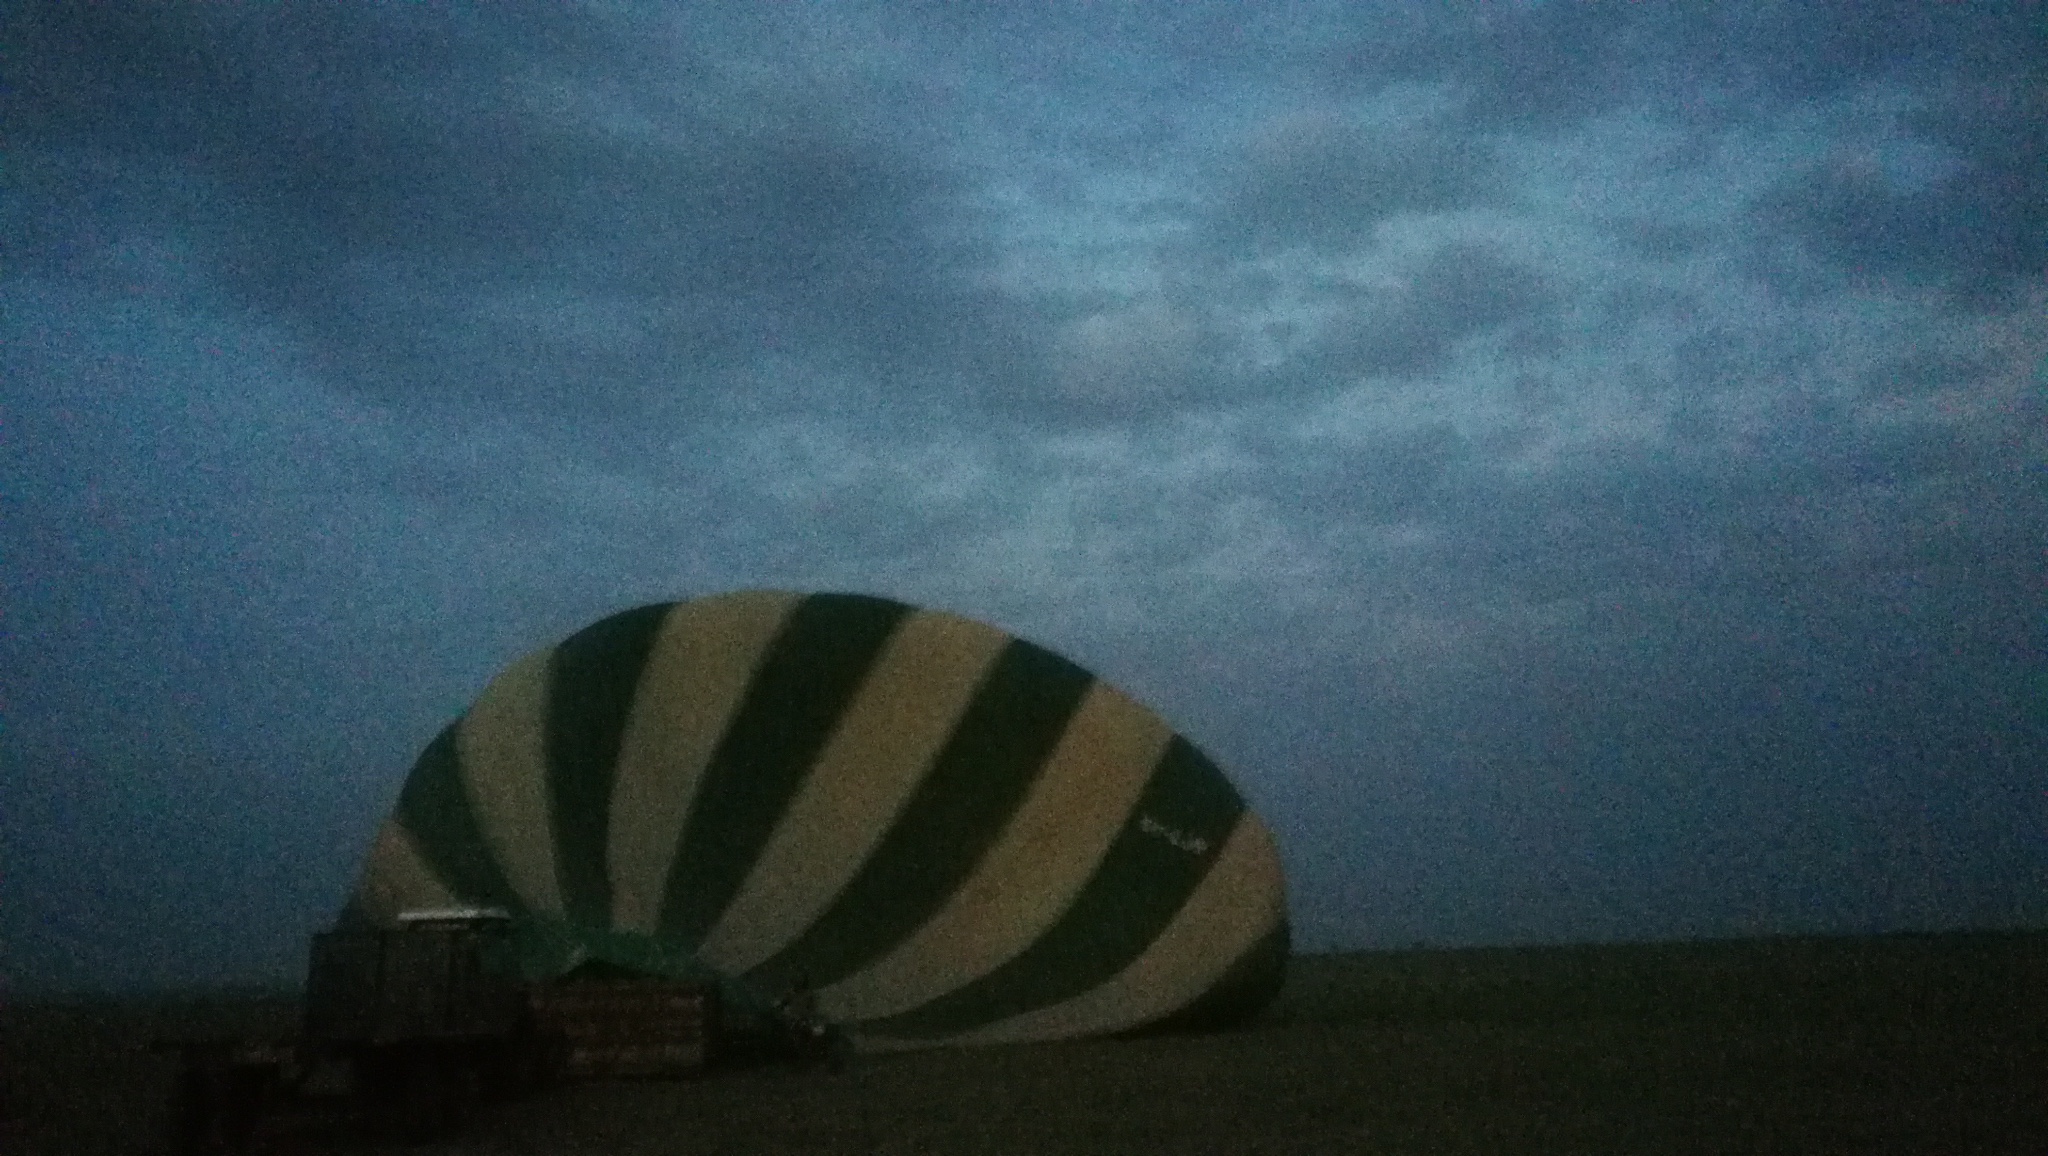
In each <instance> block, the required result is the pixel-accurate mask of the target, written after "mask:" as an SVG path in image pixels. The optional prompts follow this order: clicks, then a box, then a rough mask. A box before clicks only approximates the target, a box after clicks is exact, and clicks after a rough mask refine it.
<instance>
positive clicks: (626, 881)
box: [350, 591, 1288, 1046]
mask: <svg viewBox="0 0 2048 1156" xmlns="http://www.w3.org/2000/svg"><path fill="white" fill-rule="evenodd" d="M463 904H470V905H474V904H490V905H498V906H503V907H505V908H507V909H509V910H511V911H512V912H513V913H514V914H515V916H519V917H522V918H526V919H529V920H532V921H535V922H537V923H538V922H545V923H547V924H548V925H549V926H553V927H561V928H567V929H568V933H569V934H570V935H571V936H572V937H573V936H576V935H579V934H580V935H587V936H589V937H591V939H592V941H593V942H596V941H598V940H600V939H603V940H605V941H609V942H616V941H617V940H618V939H619V938H620V937H625V938H629V939H631V938H640V939H644V940H645V941H648V942H650V943H653V944H656V945H659V946H660V947H661V948H663V949H664V950H665V951H667V952H669V953H670V954H672V955H680V956H684V957H688V958H690V959H692V960H694V961H695V962H696V963H697V964H700V965H702V966H705V967H708V968H710V969H713V970H715V971H717V972H718V973H720V974H722V975H725V976H728V977H733V978H736V979H738V980H740V981H741V982H744V983H749V984H751V985H753V986H756V987H757V988H758V989H761V990H770V991H773V990H779V988H780V987H781V986H782V985H785V984H787V983H789V982H791V981H792V980H793V979H794V978H795V977H798V976H802V977H805V978H806V979H807V980H808V982H810V983H811V984H812V985H813V986H814V987H815V988H816V989H817V992H818V998H819V1005H820V1007H821V1009H822V1010H823V1011H824V1012H825V1013H826V1014H828V1015H830V1016H832V1017H833V1018H835V1019H837V1020H838V1021H840V1022H841V1023H843V1024H845V1025H847V1027H848V1028H849V1029H850V1030H851V1031H853V1032H854V1033H855V1035H856V1036H858V1037H859V1038H861V1039H862V1040H863V1041H864V1042H866V1043H868V1044H870V1045H877V1046H921V1045H926V1044H941V1043H992V1042H1000V1041H1022V1040H1044V1039H1059V1038H1068V1037H1076V1036H1087V1035H1100V1034H1107V1033H1115V1032H1122V1031H1128V1030H1133V1029H1143V1028H1151V1027H1160V1026H1172V1025H1188V1026H1195V1025H1202V1024H1220V1023H1227V1022H1230V1021H1232V1020H1235V1019H1238V1018H1242V1017H1244V1016H1247V1015H1249V1014H1252V1013H1254V1012H1256V1011H1257V1010H1258V1009H1259V1008H1260V1007H1262V1006H1264V1004H1265V1003H1266V1002H1267V1001H1268V1000H1270V998H1271V997H1272V995H1273V993H1274V991H1275V990H1276V989H1277V987H1278V985H1279V981H1280V975H1281V971H1282V969H1283V967H1284V966H1285V960H1286V956H1287V949H1288V938H1287V915H1286V905H1285V894H1284V890H1283V886H1282V881H1281V872H1280V862H1279V858H1278V856H1277V854H1276V853H1275V850H1274V846H1273V841H1272V837H1271V835H1270V834H1269V833H1268V831H1267V829H1266V827H1265V825H1264V824H1263V823H1262V822H1260V821H1259V819H1258V818H1257V817H1256V816H1255V815H1253V814H1252V813H1251V812H1250V811H1248V810H1247V809H1246V808H1245V805H1244V801H1243V799H1242V798H1241V797H1240V796H1239V794H1238V792H1237V791H1236V790H1235V789H1234V788H1233V787H1232V786H1231V784H1230V783H1229V782H1228V781H1227V780H1226V779H1225V778H1224V776H1223V774H1222V772H1220V771H1219V770H1217V768H1216V767H1215V765H1214V764H1212V763H1211V762H1210V761H1209V760H1208V759H1207V758H1206V757H1204V756H1203V754H1202V753H1201V752H1200V751H1199V750H1197V749H1196V748H1195V747H1194V746H1193V744H1191V743H1189V742H1188V741H1187V740H1186V739H1184V738H1182V737H1180V736H1179V735H1177V734H1175V733H1173V731H1172V730H1171V729H1170V728H1169V727H1167V725H1166V724H1165V723H1163V722H1162V721H1160V719H1159V717H1158V716H1157V715H1155V714H1153V713H1152V712H1151V711H1150V710H1147V709H1146V708H1145V707H1143V706H1141V705H1139V704H1138V703H1136V702H1134V701H1132V700H1131V699H1130V698H1128V697H1126V696H1125V695H1124V694H1122V693H1121V692H1119V691H1117V690H1115V689H1114V688H1112V687H1110V686H1107V685H1105V684H1103V683H1101V682H1098V681H1096V679H1095V678H1094V677H1093V676H1092V675H1090V674H1089V673H1088V672H1087V671H1085V670H1082V669H1081V668H1080V667H1078V666H1076V665H1074V664H1073V663H1071V662H1069V661H1067V660H1066V659H1064V658H1061V657H1059V656H1058V655H1055V654H1053V653H1051V652H1049V651H1047V650H1045V649H1043V648H1041V647H1038V646H1034V645H1032V644H1031V643H1028V642H1025V641H1022V640H1020V639H1016V638H1013V637H1011V636H1009V635H1008V634H1005V633H1003V632H1002V631H1000V630H997V629H995V628H994V627H991V626H988V625H985V624H983V623H979V622H975V621H971V620H969V619H965V618H961V617H958V616H956V615H952V614H946V613H941V612H937V611H929V610H919V609H916V608H914V607H910V606H906V605H904V604H902V603H900V602H894V601H890V600H887V599H882V598H873V597H866V596H860V595H849V594H813V595H800V594H789V593H780V592H767V591H751V592H745V593H737V594H728V595H722V596H718V597H713V598H704V599H699V600H696V601H690V602H680V603H663V604H660V605H654V606H646V607H642V608H640V609H637V610H629V611H626V612H625V613H622V614H617V615H613V616H612V617H610V618H606V619H604V620H602V621H600V622H597V623H595V624H593V625H591V626H589V627H587V628H585V629H584V630H582V631H580V632H578V633H577V634H575V635H574V636H572V637H570V638H568V639H567V640H565V641H563V642H562V643H560V644H559V645H556V646H554V647H551V648H549V649H547V650H544V651H541V652H540V653H538V654H534V655H531V656H529V657H527V658H525V659H523V660H521V661H519V662H517V663H514V664H513V665H512V666H511V667H510V668H509V669H507V670H506V671H504V672H503V673H502V674H500V675H498V677H497V678H496V679H494V680H492V682H491V684H490V685H489V686H488V687H487V688H486V689H485V690H484V692H483V695H482V696H481V697H480V698H478V699H477V701H476V702H475V703H474V704H473V705H472V706H471V708H470V709H469V711H468V712H467V713H466V714H465V715H464V716H463V717H462V718H460V719H459V720H457V721H456V722H455V723H454V724H452V725H450V726H449V727H448V728H447V729H446V730H444V731H442V732H441V734H440V735H439V736H438V737H437V738H435V739H434V741H433V742H432V743H430V744H429V745H428V747H427V749H426V751H425V752H424V753H423V754H421V756H420V759H419V762H418V763H417V764H416V765H415V766H414V767H413V770H412V773H411V775H410V777H409V778H408V779H407V780H406V783H405V787H404V790H403V791H402V793H401V794H400V797H399V801H398V805H397V807H396V809H395V810H394V812H393V813H392V815H391V816H390V818H389V820H388V821H387V822H386V823H385V824H384V826H383V828H382V829H381V830H380V832H379V833H378V835H377V839H376V842H375V844H374V846H373V847H372V849H371V851H370V854H369V858H368V862H367V863H366V865H365V867H364V870H363V875H362V878H361V881H360V883H359V885H358V887H357V889H356V893H355V895H354V896H353V898H352V899H351V901H350V910H351V914H352V916H353V917H355V918H361V919H367V920H370V921H373V922H386V921H389V920H392V919H394V918H395V917H396V916H397V914H398V913H399V912H401V911H404V910H409V909H414V908H420V907H438V906H447V905H463Z"/></svg>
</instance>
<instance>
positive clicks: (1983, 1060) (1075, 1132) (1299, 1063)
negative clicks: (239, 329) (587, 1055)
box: [0, 932, 2048, 1156]
mask: <svg viewBox="0 0 2048 1156" xmlns="http://www.w3.org/2000/svg"><path fill="white" fill-rule="evenodd" d="M294 1014H295V1013H294V1008H293V1006H292V1004H291V1003H290V1002H289V1001H288V1000H282V999H268V1000H264V999H253V998H244V999H234V1000H227V999H215V1000H210V1001H191V1000H185V1001H178V1000H157V1001H148V1002H139V1001H127V1002H116V1001H102V1002H90V1003H86V1002H72V1003H62V1004H46V1005H40V1006H21V1007H13V1008H8V1009H5V1010H4V1011H0V1062H4V1065H5V1066H4V1069H0V1074H4V1078H5V1080H6V1086H5V1090H4V1095H5V1098H6V1103H5V1105H4V1112H5V1117H6V1118H5V1121H4V1122H0V1151H5V1152H8V1153H17V1152H18V1153H21V1154H22V1156H31V1154H39V1153H67V1154H70V1153H77V1154H81V1156H83V1154H89V1153H113V1152H124V1153H125V1152H150V1151H158V1150H161V1145H160V1143H159V1141H158V1137H160V1136H161V1135H162V1133H163V1105H164V1103H165V1100H166V1095H167V1089H168V1086H169V1081H170V1078H171V1069H172V1066H173V1061H171V1060H170V1059H168V1058H165V1057H162V1056H157V1055H152V1054H150V1053H149V1052H148V1051H147V1050H146V1048H145V1047H144V1046H143V1045H144V1044H145V1043H146V1041H147V1040H148V1039H150V1038H152V1037H154V1036H161V1035H174V1034H180V1033H194V1032H202V1033H204V1032H213V1033H229V1032H253V1033H269V1034H276V1035H288V1034H289V1033H290V1031H291V1028H292V1025H293V1017H294ZM255 1150H257V1151H271V1152H327V1151H353V1152H381V1151H399V1150H401V1149H397V1148H395V1147H388V1146H385V1145H382V1144H380V1143H379V1142H376V1141H374V1140H369V1139H365V1138H364V1137H363V1136H361V1135H360V1134H359V1133H358V1131H357V1130H356V1129H353V1128H352V1127H350V1126H348V1125H347V1124H346V1123H345V1121H342V1120H338V1119H332V1118H329V1119H322V1118H319V1117H317V1116H316V1117H313V1118H306V1117H303V1116H302V1117H299V1118H289V1117H287V1118H281V1119H279V1120H277V1121H274V1122H273V1123H271V1124H270V1125H269V1126H267V1127H266V1128H265V1130H264V1131H263V1132H262V1133H261V1134H259V1137H258V1143H257V1146H256V1149H255ZM403 1150H405V1151H413V1152H468V1153H504V1154H543V1153H546V1154H561V1156H573V1154H581V1153H593V1154H595V1153H606V1154H617V1156H638V1154H648V1156H652V1154H656V1153H661V1154H668V1153H678V1154H680V1153H696V1152H706V1153H711V1152H716V1153H770V1152H773V1153H784V1152H814V1153H902V1154H908V1153H966V1154H996V1153H1043V1154H1063V1153H1123V1152H1162V1153H1164V1152H1171V1153H1176V1154H1181V1156H1187V1154H1197V1153H1275V1154H1291V1153H1326V1152H1327V1153H1352V1152H1356V1153H1425V1152H1426V1153H1461V1152H1472V1153H1481V1152H1483V1153H1595V1152H1615V1153H1666V1152H1673V1153H1676V1152H1687V1153H1694V1152H1697V1153H1705V1152H1728V1153H1770V1152H1785V1153H1835V1152H1840V1153H1866V1152H1900V1153H1905V1152H1914V1153H1920V1152H1925V1153H1964V1152H1986V1153H2012V1154H2015V1156H2018V1154H2026V1156H2041V1154H2043V1153H2048V932H2029V933H1981V934H1958V935H1939V936H1887V937H1876V938H1865V939H1778V940H1747V941H1711V942H1697V943H1678V944H1647V945H1612V946H1583V947H1525V948H1489V949H1473V950H1443V951H1405V952H1373V953H1359V954H1346V955H1307V956H1299V957H1297V958H1296V959H1295V960H1293V961H1292V963H1291V965H1290V970H1289V976H1288V981H1287V984H1286V987H1285V988H1284V990H1283V991H1282V993H1281V996H1280V998H1279V1000H1278V1001H1277V1002H1276V1004H1275V1006H1274V1007H1273V1009H1272V1010H1271V1011H1269V1012H1268V1013H1267V1014H1266V1015H1265V1016H1264V1017H1262V1018H1261V1019H1259V1020H1258V1021H1257V1022H1255V1023H1253V1024H1251V1025H1249V1026H1247V1027H1245V1028H1243V1029H1240V1030H1237V1031H1233V1032H1228V1033H1219V1034H1213V1035H1192V1036H1155V1037H1146V1038H1137V1039H1124V1040H1099V1041H1089V1042H1080V1043H1066V1044H1048V1045H1039V1046H1032V1047H1010V1048H990V1049H980V1050H968V1051H930V1052H916V1053H908V1054H899V1055H889V1056H871V1057H860V1058H856V1059H855V1060H853V1061H852V1062H851V1063H849V1064H848V1065H847V1066H846V1067H845V1068H844V1069H843V1070H841V1071H838V1072H797V1071H793V1070H788V1069H783V1068H772V1067H770V1068H755V1069H749V1070H740V1071H732V1072H724V1073H717V1074H713V1075H710V1076H707V1077H705V1078H702V1079H697V1080H690V1081H682V1082H656V1081H643V1082H617V1083H593V1084H583V1085H570V1086H565V1087H561V1088H557V1089H555V1090H553V1091H550V1092H548V1093H547V1094H545V1095H542V1096H540V1097H537V1098H535V1099H532V1100H528V1101H524V1102H520V1103H514V1104H506V1105H492V1106H487V1107H485V1108H482V1109H480V1110H479V1111H478V1112H477V1114H476V1115H475V1117H474V1118H473V1119H472V1120H471V1121H470V1123H469V1125H468V1126H467V1127H466V1128H465V1129H464V1131H463V1133H462V1135H461V1136H460V1138H459V1139H458V1140H456V1141H454V1142H452V1143H449V1144H446V1145H440V1146H429V1147H426V1148H412V1149H403Z"/></svg>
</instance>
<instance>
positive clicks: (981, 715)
mask: <svg viewBox="0 0 2048 1156" xmlns="http://www.w3.org/2000/svg"><path fill="white" fill-rule="evenodd" d="M1093 681H1094V680H1093V678H1092V677H1091V676H1090V675H1089V674H1088V672H1087V671H1085V670H1082V669H1081V668H1080V667H1078V666H1075V665H1074V664H1073V663H1071V662H1068V661H1067V660H1066V659H1064V658H1061V657H1060V656H1058V655H1056V654H1053V653H1051V652H1050V651H1047V650H1044V649H1041V648H1039V647H1036V646H1033V645H1031V644H1030V643H1028V642H1020V641H1017V640H1015V639H1012V640H1011V641H1010V642H1009V643H1008V644H1007V645H1006V646H1005V647H1004V648H1003V653H1002V655H1001V656H1000V657H999V658H997V660H996V662H995V664H994V665H993V666H992V667H991V668H990V670H989V673H988V676H987V678H986V680H985V681H984V682H983V683H982V686H981V689H980V690H979V691H978V692H976V694H975V697H974V700H973V702H972V703H971V704H970V705H969V706H968V708H967V711H966V713H965V714H964V715H963V716H962V717H961V719H960V722H959V723H958V725H957V726H956V727H955V728H954V730H953V734H952V736H951V737H950V738H949V739H948V740H947V741H946V745H945V746H944V747H943V748H941V750H940V752H939V754H938V756H937V757H936V758H935V759H934V761H933V764H932V768H931V770H930V772H929V773H928V774H926V776H925V778H924V780H923V782H921V783H919V784H918V787H917V790H916V791H915V792H913V793H912V794H911V796H910V799H909V800H908V801H907V802H906V803H905V804H904V807H903V810H902V812H901V813H900V814H899V815H898V816H897V818H896V820H895V822H894V823H892V824H891V826H890V828H889V830H888V832H887V833H886V834H885V835H883V837H882V840H881V842H880V843H879V844H878V845H877V846H876V848H875V850H874V852H873V854H871V855H870V856H869V857H868V860H867V862H866V863H864V864H862V866H861V868H860V871H859V872H858V873H857V874H856V875H855V876H854V877H853V879H852V881H851V882H849V883H848V884H847V886H846V888H845V890H843V891H841V892H840V894H839V896H838V898H837V899H835V900H834V901H833V903H832V906H831V907H829V908H827V909H826V911H825V913H824V914H823V915H822V916H820V917H819V918H818V920H817V922H815V923H813V924H812V925H811V926H810V928H808V929H807V930H806V931H805V932H804V934H803V935H802V936H800V937H799V938H798V939H797V940H796V942H794V943H792V944H791V945H790V946H789V947H787V948H785V949H784V950H783V951H781V952H780V953H778V954H777V955H776V956H775V957H774V958H773V959H770V960H769V961H768V962H766V963H764V964H762V965H761V966H760V967H758V968H756V969H754V970H753V971H752V972H750V973H749V975H750V976H751V977H752V978H755V979H756V980H758V981H760V982H764V983H769V984H777V983H782V982H786V981H787V980H788V979H789V978H790V977H793V976H795V975H797V974H799V973H801V974H803V975H805V976H807V977H808V978H809V979H810V981H811V982H812V983H814V984H817V985H820V986H823V985H826V984H830V983H834V982H837V981H838V980H840V979H843V978H845V977H846V976H849V975H852V974H853V973H854V972H856V971H859V970H860V969H861V968H863V967H865V966H867V965H868V964H870V963H872V962H874V961H875V960H877V959H879V958H881V957H882V956H883V955H884V954H886V953H887V952H888V951H889V950H890V949H892V948H894V947H895V946H896V945H897V944H899V943H901V942H902V941H903V940H904V939H905V938H906V937H908V936H909V935H910V934H911V933H912V932H914V931H916V930H917V929H918V928H919V927H920V926H922V925H923V924H924V922H925V921H926V920H927V919H930V918H931V917H932V915H933V914H934V913H936V912H937V911H938V910H939V908H940V907H942V906H944V904H945V902H946V901H947V900H948V899H950V898H952V896H953V893H954V892H955V891H957V890H959V888H960V885H961V884H962V883H963V882H965V881H966V879H967V877H968V876H969V875H971V874H972V873H973V871H974V868H975V865H976V864H978V863H979V862H980V861H981V857H982V855H983V854H984V853H986V852H987V850H988V848H989V846H990V844H992V843H994V842H995V840H996V837H997V836H998V835H1000V834H1001V833H1002V830H1003V826H1004V824H1005V823H1006V822H1007V821H1008V820H1009V818H1010V816H1011V815H1012V814H1013V813H1015V811H1016V809H1017V805H1018V803H1019V802H1021V801H1022V800H1023V798H1024V795H1025V793H1026V792H1027V791H1029V790H1030V788H1031V784H1032V782H1033V780H1035V779H1036V778H1037V777H1038V773H1039V771H1040V770H1041V769H1042V768H1043V767H1044V765H1045V761H1046V759H1047V758H1048V757H1049V756H1050V755H1051V754H1052V751H1053V748H1054V747H1055V746H1056V745H1057V744H1058V743H1059V740H1060V735H1061V734H1062V733H1063V732H1064V731H1065V730H1066V726H1067V722H1068V720H1069V719H1071V718H1072V717H1073V715H1074V711H1075V709H1076V708H1078V707H1079V705H1080V703H1081V699H1082V696H1084V695H1085V694H1086V693H1087V692H1088V687H1089V685H1090V684H1091V683H1092V682H1093Z"/></svg>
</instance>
